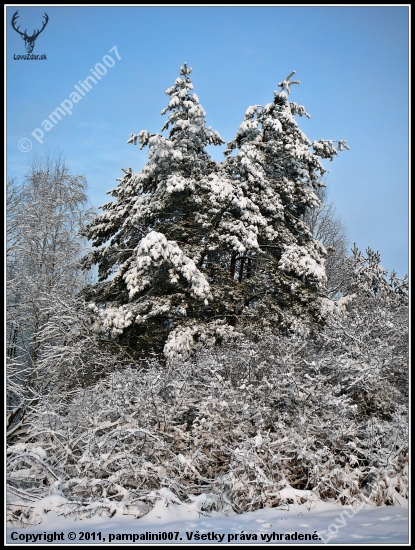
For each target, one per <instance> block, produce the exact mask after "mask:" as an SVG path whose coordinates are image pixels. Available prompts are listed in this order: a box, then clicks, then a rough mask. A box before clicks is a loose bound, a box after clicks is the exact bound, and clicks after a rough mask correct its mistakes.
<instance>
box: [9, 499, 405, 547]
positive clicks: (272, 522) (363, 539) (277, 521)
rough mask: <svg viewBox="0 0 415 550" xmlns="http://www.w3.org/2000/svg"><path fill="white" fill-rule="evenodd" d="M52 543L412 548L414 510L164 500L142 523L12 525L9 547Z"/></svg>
mask: <svg viewBox="0 0 415 550" xmlns="http://www.w3.org/2000/svg"><path fill="white" fill-rule="evenodd" d="M36 535H37V536H36ZM152 535H157V536H156V537H152ZM249 535H250V536H249ZM306 535H308V536H307V537H306ZM313 536H314V540H313V538H311V537H313ZM197 537H198V538H197ZM287 537H289V540H288V538H287ZM71 538H72V539H73V540H70V539H71ZM94 538H95V540H94ZM152 538H153V539H155V540H151V539H152ZM169 538H170V539H172V540H169ZM306 538H307V540H305V539H306ZM310 538H311V540H309V539H310ZM47 539H49V541H48V540H47ZM88 539H89V540H88ZM134 539H135V540H134ZM157 539H158V540H157ZM48 542H50V544H70V543H72V544H94V543H95V544H101V545H110V543H111V545H113V544H116V545H117V544H118V545H124V544H134V543H135V544H149V543H150V544H159V545H163V546H164V545H166V544H206V545H215V544H230V545H237V544H238V545H239V544H252V543H254V544H263V545H266V544H297V545H303V544H319V545H324V544H329V545H331V544H356V545H366V544H403V545H405V544H409V510H408V506H407V505H404V506H380V507H369V506H366V507H364V508H363V507H362V508H358V509H353V508H350V507H347V506H338V505H335V504H331V503H323V502H319V503H317V504H316V505H315V507H314V508H313V509H312V510H308V509H307V507H306V506H305V505H290V506H289V509H288V510H281V509H279V510H278V509H275V508H265V509H262V510H257V511H255V512H249V513H245V514H241V515H234V516H228V517H224V516H219V515H212V516H200V514H199V512H198V511H197V509H196V506H195V505H194V504H190V505H188V504H181V505H177V504H172V503H170V504H169V505H168V506H167V507H166V505H165V503H164V502H162V501H159V502H158V503H157V504H156V506H155V507H154V508H153V510H151V512H150V513H149V514H147V515H146V516H144V517H142V518H140V519H134V518H133V517H131V516H119V515H118V514H115V516H114V517H113V518H111V519H109V518H108V517H100V516H96V517H93V518H91V519H89V520H82V521H80V520H78V521H76V520H74V519H69V518H64V517H62V516H58V515H56V513H55V512H49V513H48V514H45V516H44V518H43V521H42V523H41V524H39V525H37V526H34V527H29V528H27V529H16V528H14V527H12V526H8V529H7V544H26V543H28V544H45V543H46V544H47V543H48Z"/></svg>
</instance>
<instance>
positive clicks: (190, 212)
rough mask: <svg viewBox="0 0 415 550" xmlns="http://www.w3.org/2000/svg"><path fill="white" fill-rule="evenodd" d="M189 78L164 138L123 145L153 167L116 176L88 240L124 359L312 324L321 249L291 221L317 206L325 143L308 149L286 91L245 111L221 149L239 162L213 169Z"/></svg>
mask: <svg viewBox="0 0 415 550" xmlns="http://www.w3.org/2000/svg"><path fill="white" fill-rule="evenodd" d="M190 71H191V69H188V68H187V66H186V65H185V66H184V67H182V68H181V77H180V78H179V79H177V80H176V82H175V85H174V86H173V87H171V88H169V89H168V90H167V92H166V93H167V94H168V95H169V96H170V98H171V99H170V102H169V104H168V106H167V108H166V109H164V110H163V111H162V114H165V113H166V112H168V111H170V114H169V118H168V120H167V122H166V124H165V125H164V127H163V129H162V130H169V135H168V138H167V139H166V138H165V137H162V136H160V135H158V134H156V135H150V134H149V133H148V132H146V131H142V132H140V133H139V134H138V135H135V134H132V136H131V139H130V140H129V142H130V143H136V142H137V141H139V143H140V144H141V147H144V146H145V145H147V144H148V145H149V159H150V160H149V162H148V163H147V165H146V166H145V167H144V169H143V170H142V171H141V172H140V173H139V174H133V172H132V170H131V169H128V170H126V171H125V172H126V173H125V176H124V177H123V179H122V180H121V181H120V184H119V186H118V187H117V189H115V190H113V191H111V192H110V193H111V194H112V195H113V196H114V197H115V198H116V201H115V202H111V203H108V204H106V205H104V206H103V208H104V210H105V212H104V213H103V214H101V215H100V216H98V218H97V219H96V220H95V221H94V222H93V223H92V224H91V225H90V227H89V230H88V232H87V236H88V237H89V238H90V239H92V240H93V243H94V245H95V246H97V247H99V248H98V250H96V251H94V252H92V253H91V254H90V255H89V256H88V258H87V259H86V261H85V265H86V266H87V267H89V266H91V265H92V264H94V263H96V264H98V266H99V277H100V282H99V284H98V285H97V286H96V287H95V288H93V289H92V292H91V294H90V297H91V299H92V300H93V302H95V305H93V304H92V307H93V309H94V311H95V313H96V315H97V323H96V326H97V329H98V330H100V331H102V332H107V333H109V334H111V335H112V336H115V337H117V338H119V340H120V343H121V344H124V345H125V344H127V345H128V346H129V347H130V352H131V353H136V352H137V350H142V351H145V352H146V351H148V350H149V349H152V348H153V349H157V350H159V351H161V349H162V348H163V346H164V353H165V354H166V355H167V356H168V357H173V356H174V355H179V356H182V357H184V356H185V355H186V354H187V353H188V352H189V350H190V349H194V348H196V347H198V346H199V345H204V344H206V343H207V342H211V343H213V342H218V341H220V340H221V339H222V338H223V337H224V336H229V335H230V334H232V329H233V327H234V326H235V325H237V326H242V325H243V324H244V323H245V324H246V325H248V326H249V327H250V328H252V326H253V325H255V324H256V323H259V325H260V326H264V325H265V326H267V327H269V328H273V329H274V328H278V327H281V326H283V325H284V324H285V325H286V326H292V325H293V324H296V323H297V322H298V320H299V319H301V317H303V318H304V319H310V318H313V316H314V318H316V319H317V318H318V316H319V314H320V313H321V312H320V309H319V307H318V305H319V302H318V298H319V296H320V295H323V294H324V290H325V282H326V278H325V272H324V260H323V256H324V253H325V250H324V247H323V246H322V245H321V244H320V243H319V242H318V241H316V240H315V239H313V237H312V235H311V232H310V231H309V229H308V227H307V226H306V224H305V223H304V222H302V221H301V219H300V218H301V216H302V214H303V213H304V212H305V209H306V208H307V207H312V206H315V205H316V204H318V203H319V199H318V197H317V196H316V194H315V193H314V192H313V189H314V188H318V187H319V185H321V183H320V181H319V175H321V174H323V173H324V168H323V166H322V165H321V163H320V161H319V157H323V158H330V159H332V158H333V156H334V155H335V154H337V151H336V149H335V147H334V146H333V143H332V142H326V141H320V142H313V144H311V143H310V142H309V141H308V140H307V138H306V137H305V136H304V134H303V133H302V132H301V131H300V130H299V129H298V126H297V124H296V121H295V119H294V115H295V114H296V113H298V114H300V115H302V114H304V113H305V110H304V108H303V107H299V106H297V105H296V104H294V103H289V102H288V100H287V96H286V94H285V92H284V91H283V92H281V94H276V95H275V101H274V103H273V104H270V105H268V106H266V107H259V106H255V107H253V108H250V109H248V111H247V115H246V121H245V122H244V123H243V124H242V125H241V127H240V129H239V132H238V134H237V137H236V139H235V141H234V142H232V143H231V144H230V145H229V149H228V152H229V153H230V152H231V151H232V150H233V149H234V148H236V147H238V148H239V153H238V154H237V155H236V156H229V158H228V159H227V160H226V161H225V162H224V163H222V164H221V165H220V166H217V165H216V164H215V163H214V162H212V161H211V159H210V157H209V155H208V154H207V153H206V151H205V150H204V147H205V146H206V145H208V144H216V145H218V144H221V143H223V141H222V139H221V138H220V136H219V134H217V133H216V132H214V131H212V130H211V128H207V127H206V125H205V118H204V116H205V113H204V111H203V109H202V107H201V106H200V104H199V101H198V98H197V96H196V95H195V94H194V93H192V92H191V90H192V84H191V82H190V79H189V74H190ZM291 84H292V82H290V81H289V78H287V79H286V80H285V81H284V82H283V83H281V87H282V88H285V89H286V90H288V91H289V87H290V85H291ZM255 117H256V118H255ZM311 145H312V146H313V148H314V152H311V151H310V150H309V148H310V146H311ZM344 147H346V146H345V143H344V142H342V141H341V142H339V143H338V149H343V148H344ZM313 307H314V310H315V311H313Z"/></svg>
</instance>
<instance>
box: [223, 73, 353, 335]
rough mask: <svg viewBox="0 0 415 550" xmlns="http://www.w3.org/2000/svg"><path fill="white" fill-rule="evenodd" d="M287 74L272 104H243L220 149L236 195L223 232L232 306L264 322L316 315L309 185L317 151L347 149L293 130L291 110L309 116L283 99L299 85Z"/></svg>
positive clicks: (318, 275) (315, 178) (319, 254)
mask: <svg viewBox="0 0 415 550" xmlns="http://www.w3.org/2000/svg"><path fill="white" fill-rule="evenodd" d="M294 74H295V71H293V72H292V73H291V74H290V75H289V76H288V77H287V78H286V79H285V80H284V81H282V82H280V83H279V84H278V86H279V87H280V88H281V91H280V92H278V91H276V92H274V101H273V102H272V103H269V104H267V105H265V106H261V105H254V106H251V107H249V108H248V109H247V111H246V113H245V120H244V121H243V122H242V124H241V125H240V127H239V129H238V132H237V134H236V137H235V139H234V140H233V141H231V142H230V143H229V144H228V148H227V150H226V152H225V155H227V161H226V162H225V164H224V173H225V174H226V176H227V178H228V181H229V184H230V186H231V187H232V188H233V190H234V191H233V193H234V194H235V195H238V196H239V197H240V200H239V203H237V202H235V201H234V202H233V203H232V207H231V208H230V209H229V211H228V216H229V221H228V222H227V224H226V231H225V233H226V235H227V237H226V238H227V240H228V242H229V243H230V242H232V248H233V255H232V262H231V265H230V274H231V277H232V279H234V280H235V281H236V280H237V281H238V282H239V288H238V290H237V291H236V292H237V293H238V295H239V301H238V302H239V304H235V305H236V306H237V307H235V310H234V313H235V314H240V320H241V321H242V320H243V318H246V319H247V320H248V322H249V323H252V321H253V318H254V319H255V320H257V321H261V324H262V325H265V326H268V327H269V326H271V327H272V326H276V325H279V326H286V327H290V326H291V327H292V326H293V325H295V324H297V322H298V321H299V320H300V319H304V320H310V319H314V320H318V319H320V318H321V308H320V304H321V300H320V297H322V296H324V295H325V292H326V273H325V269H324V258H325V255H326V250H325V248H324V246H323V245H322V244H321V243H320V242H319V241H318V240H316V239H315V238H313V235H312V233H311V231H310V229H309V227H308V226H307V224H306V223H305V221H304V219H303V217H304V214H305V213H306V211H307V209H312V208H315V207H316V206H317V205H318V204H319V203H320V199H319V197H318V196H317V193H316V191H317V190H318V189H319V188H320V187H323V186H324V184H323V182H322V181H321V176H322V175H323V174H324V173H325V171H326V170H325V169H324V167H323V165H322V164H321V161H320V158H323V159H330V160H333V157H334V156H335V155H337V151H339V150H343V149H344V148H346V149H348V146H347V145H346V142H345V141H337V142H335V141H333V140H319V141H313V142H311V141H310V140H309V139H308V138H307V137H306V135H305V134H304V133H303V132H302V131H301V130H300V128H299V127H298V124H297V121H296V119H295V115H299V116H303V115H306V116H307V117H308V118H310V115H308V113H307V112H306V110H305V108H304V107H303V106H300V105H297V104H296V103H294V102H291V101H289V100H288V94H289V93H290V87H291V85H293V84H299V82H298V81H295V80H290V78H291V77H292V76H293V75H294ZM336 144H337V145H336ZM235 152H236V154H232V153H235ZM223 227H224V226H223V225H222V226H219V227H218V231H222V230H223ZM247 234H249V239H247V238H246V235H247ZM238 306H239V309H238Z"/></svg>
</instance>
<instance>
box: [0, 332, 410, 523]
mask: <svg viewBox="0 0 415 550" xmlns="http://www.w3.org/2000/svg"><path fill="white" fill-rule="evenodd" d="M343 329H344V334H347V336H345V335H344V334H343V336H341V334H340V328H339V327H338V326H336V324H335V323H334V322H333V323H332V326H329V327H327V329H326V330H325V332H324V333H320V334H319V335H318V337H315V338H311V337H310V338H309V339H308V340H304V339H303V338H301V337H298V336H295V335H294V336H292V337H285V338H280V339H276V338H275V337H268V338H267V337H266V335H264V337H263V339H262V341H261V342H260V343H257V344H254V343H252V342H249V341H247V340H241V341H240V342H239V343H234V344H233V345H229V346H227V347H216V348H210V349H205V350H201V351H200V352H199V353H198V354H197V355H196V356H195V357H194V358H193V359H191V360H190V359H189V360H187V361H186V362H179V361H173V362H171V363H170V364H169V365H168V368H167V369H166V366H165V365H164V366H161V365H159V364H158V363H157V361H153V362H152V363H147V365H146V368H145V369H143V370H138V369H137V368H135V369H133V368H127V369H125V370H123V371H119V372H114V373H112V374H110V375H109V376H108V377H106V378H105V379H103V380H101V381H99V382H98V383H97V384H96V385H95V386H94V387H93V388H91V389H89V390H84V391H82V392H80V393H79V394H78V395H77V396H76V397H75V398H74V399H73V400H72V402H70V403H66V404H64V403H63V402H62V404H61V405H59V404H56V402H55V403H51V402H48V401H47V400H45V401H44V402H43V403H42V405H41V406H40V407H39V410H38V414H37V415H36V418H35V420H34V421H33V422H32V424H31V427H30V432H29V435H28V438H27V441H26V443H25V444H20V445H15V446H12V447H9V448H8V454H9V459H8V466H9V480H8V481H9V485H10V494H11V500H12V501H14V502H15V504H13V505H10V507H9V508H10V518H11V520H12V521H20V522H21V523H23V524H25V523H31V522H36V521H39V520H36V517H39V511H38V509H39V506H40V504H39V502H40V503H43V502H44V499H45V498H46V499H47V498H50V496H51V495H52V496H54V498H55V501H56V499H58V500H59V499H60V500H59V503H58V504H56V502H55V507H54V509H56V510H60V513H64V514H71V515H75V516H80V517H83V516H85V515H91V514H93V513H103V512H106V513H108V514H109V515H111V514H113V513H115V511H117V510H121V511H122V512H123V513H131V514H134V515H136V516H137V517H138V516H141V515H143V514H145V513H146V512H147V511H148V510H150V509H151V507H152V506H153V505H154V502H155V501H156V500H157V499H159V498H162V497H163V498H165V495H166V491H169V493H168V494H169V495H170V496H171V495H176V498H177V499H178V500H181V501H186V500H188V499H194V498H195V497H196V495H201V494H205V495H206V499H205V500H204V501H203V502H205V505H203V504H201V508H200V510H201V512H202V513H207V512H208V510H210V509H222V510H228V511H229V510H233V511H235V512H244V511H248V510H254V509H257V508H261V507H263V506H283V505H286V504H289V503H290V502H294V501H295V502H309V503H310V504H311V503H312V502H313V501H314V500H317V499H323V500H326V499H334V500H335V501H337V502H339V503H342V504H346V503H348V504H353V503H355V502H358V501H369V502H372V503H376V504H382V503H386V504H397V503H400V502H401V500H402V499H403V498H406V497H407V407H406V404H405V399H404V397H403V394H402V392H401V391H400V389H399V387H396V385H394V382H393V376H392V371H393V369H394V368H396V360H395V359H394V356H393V350H392V349H388V348H387V347H385V346H383V347H381V346H379V345H378V343H377V342H376V341H374V343H373V345H372V347H371V348H370V344H369V343H368V344H367V346H368V347H367V349H365V348H362V352H360V351H359V350H360V348H359V346H358V345H357V344H356V341H355V340H356V338H357V336H356V334H355V335H353V334H352V333H350V334H349V333H348V329H347V327H346V326H343ZM349 329H350V327H349ZM334 341H336V342H337V343H336V346H334ZM368 342H369V341H368ZM369 348H370V349H369ZM388 354H389V355H388ZM369 358H370V361H369V360H368V359H369ZM397 362H398V363H399V359H398V360H397ZM369 391H371V392H373V395H372V397H369ZM368 399H372V402H370V406H368ZM160 491H161V492H160ZM163 495H164V496H163ZM58 497H59V498H58ZM16 498H17V499H18V500H17V501H16ZM16 502H20V504H21V503H22V502H23V503H24V506H22V505H18V504H16ZM48 502H49V501H48ZM36 514H38V516H36Z"/></svg>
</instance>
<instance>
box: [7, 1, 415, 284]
mask: <svg viewBox="0 0 415 550" xmlns="http://www.w3.org/2000/svg"><path fill="white" fill-rule="evenodd" d="M16 10H19V19H18V23H17V25H19V26H20V30H21V31H24V30H25V29H27V32H28V34H32V32H33V30H34V29H40V28H41V24H42V18H43V16H44V13H45V12H46V13H47V15H48V17H49V22H48V24H47V26H46V27H45V29H44V31H43V32H42V33H41V34H40V35H39V37H38V38H37V40H36V43H35V47H34V50H33V54H37V55H42V54H46V56H47V59H46V60H22V59H15V57H17V56H19V55H23V54H26V50H25V45H24V42H23V39H22V38H21V36H19V34H18V33H16V32H15V31H14V30H13V28H12V26H11V24H10V22H11V19H12V16H13V14H14V13H15V12H16ZM408 24H409V7H408V6H405V5H402V6H398V7H391V6H368V7H349V6H344V7H334V6H333V7H331V6H322V7H300V6H298V7H296V6H288V7H280V6H274V7H273V6H266V7H213V6H211V7H196V6H195V7H161V6H160V7H155V6H149V7H142V6H141V7H130V6H128V7H118V6H114V7H107V6H103V7H71V6H69V7H66V6H65V7H51V6H48V5H42V6H37V7H29V6H22V7H20V6H18V5H12V6H11V5H8V6H7V8H6V33H7V34H6V41H7V49H6V60H7V75H6V76H7V130H6V131H7V175H8V176H9V177H13V176H17V177H18V178H22V177H23V175H24V174H25V173H27V171H28V169H29V167H30V164H31V161H32V159H33V155H34V154H36V155H39V156H43V155H44V154H45V153H46V152H47V151H49V152H50V153H54V152H56V151H57V150H58V149H59V150H60V151H61V152H62V153H63V155H64V156H65V158H66V161H67V164H68V166H69V167H70V169H71V171H72V173H74V174H84V175H85V176H86V177H87V180H88V185H89V195H90V199H91V202H92V204H94V205H95V206H99V205H100V204H103V203H105V202H107V201H108V200H109V197H108V195H106V191H108V190H109V189H112V188H114V187H115V186H116V185H117V182H116V181H115V179H116V178H118V177H121V175H122V172H121V168H127V167H131V168H132V169H133V170H134V171H136V172H138V171H140V170H141V168H142V167H143V166H144V164H145V162H146V160H147V150H146V149H144V150H143V151H140V150H139V148H138V147H137V146H136V147H134V146H133V145H127V143H126V142H127V140H128V138H129V136H130V134H131V133H132V132H134V133H138V132H139V131H140V130H143V129H146V130H148V131H150V132H152V133H154V132H160V130H161V127H162V126H163V124H164V120H165V117H162V116H160V111H161V109H163V108H164V107H165V106H166V105H167V103H168V97H167V96H166V95H165V94H164V92H165V90H166V89H167V88H169V87H170V86H171V85H173V83H174V80H175V79H176V78H177V77H178V76H179V69H180V66H181V65H182V64H183V62H187V63H188V65H189V66H190V67H192V68H193V73H192V82H193V84H194V91H195V92H196V93H197V95H198V96H199V99H200V102H201V104H202V105H203V107H204V108H205V110H206V113H207V117H206V118H207V123H208V125H210V126H212V127H213V128H214V129H215V130H217V131H218V132H219V133H220V134H221V135H222V137H223V139H224V140H225V141H229V140H231V139H233V137H234V135H235V133H236V131H237V128H238V126H239V124H240V123H241V122H242V120H243V117H244V113H245V111H246V109H247V107H248V106H249V105H253V104H262V105H263V104H265V103H269V102H270V101H272V99H273V91H274V90H275V89H277V84H278V82H280V81H281V80H283V79H284V78H285V77H286V76H287V75H288V74H289V73H290V72H291V71H292V70H295V71H296V76H295V78H297V79H298V80H300V81H301V85H300V86H293V87H292V93H291V96H290V99H291V100H292V101H295V102H297V103H299V104H301V105H304V106H305V107H306V109H307V111H308V112H309V113H310V114H311V116H312V118H311V119H310V120H308V119H306V118H305V117H303V118H301V119H299V126H300V128H301V129H302V130H303V132H304V133H305V134H306V135H307V136H308V137H309V138H310V139H312V140H313V139H336V140H337V139H346V140H347V142H348V144H349V146H350V148H351V149H350V151H344V152H342V153H340V155H339V156H338V157H337V158H336V159H335V160H334V161H333V162H332V163H330V162H326V163H325V167H326V168H327V169H328V173H327V174H326V183H327V186H328V190H329V197H330V200H332V202H333V203H334V204H335V206H336V211H337V214H338V216H339V217H340V218H341V219H342V221H343V223H344V225H345V226H346V229H347V234H348V239H349V241H350V243H351V245H352V244H353V242H356V243H357V245H358V247H359V248H360V249H362V250H364V249H365V248H366V247H367V246H370V247H371V248H373V249H375V250H379V252H380V254H381V258H382V265H383V266H384V267H385V268H386V269H387V270H388V271H391V270H392V269H395V271H397V272H398V275H400V276H403V275H404V274H405V273H407V272H408V232H409V230H408V204H409V200H408V193H409V183H408V159H409V154H408V119H409V117H408V70H409V61H408V51H409V45H408ZM114 46H115V47H116V49H112V48H113V47H114ZM111 49H112V51H110V50H111ZM117 54H118V58H117ZM104 56H111V58H112V59H113V61H111V60H110V59H109V58H108V57H104ZM105 61H106V63H107V64H105ZM97 63H100V64H101V65H98V71H101V72H102V73H104V72H105V70H106V74H103V75H102V77H101V80H97V79H96V84H93V83H92V88H91V89H90V90H89V92H88V93H85V96H84V97H82V99H81V100H80V101H79V102H78V103H76V104H74V105H73V108H71V109H70V111H71V113H72V114H69V113H68V114H66V115H65V116H62V117H61V120H58V119H55V121H56V124H55V125H54V126H53V127H52V128H51V129H50V130H49V131H48V132H46V131H43V130H42V131H43V132H44V136H43V137H41V133H40V132H35V131H36V129H37V128H39V129H42V126H41V124H42V122H43V121H44V120H45V119H47V118H48V116H49V115H50V114H51V113H52V112H53V111H54V110H55V109H56V108H57V107H58V106H59V105H60V104H61V103H62V102H64V100H67V99H69V97H70V94H71V93H72V92H75V91H76V89H75V87H74V86H75V85H78V87H79V84H78V82H79V81H84V80H85V79H86V78H87V77H88V76H90V75H92V73H91V71H90V70H91V69H94V67H95V66H96V65H97ZM110 65H113V66H110ZM90 82H91V81H90ZM65 105H66V106H67V107H68V109H69V108H70V104H69V103H66V104H65ZM33 132H35V134H36V135H37V136H38V137H39V139H41V140H42V141H43V143H40V142H39V141H38V140H37V139H36V138H35V137H34V136H33V135H32V133H33ZM28 139H30V141H31V145H32V146H31V149H30V151H27V152H26V151H25V149H27V148H29V146H30V145H29V143H28V141H27V140H28ZM19 143H20V148H21V149H22V150H20V149H19V146H18V144H19ZM211 149H212V150H210V153H211V154H212V156H213V158H215V159H216V160H222V158H223V154H222V153H223V150H224V147H222V148H221V147H216V148H213V147H212V148H211Z"/></svg>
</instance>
